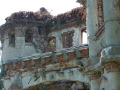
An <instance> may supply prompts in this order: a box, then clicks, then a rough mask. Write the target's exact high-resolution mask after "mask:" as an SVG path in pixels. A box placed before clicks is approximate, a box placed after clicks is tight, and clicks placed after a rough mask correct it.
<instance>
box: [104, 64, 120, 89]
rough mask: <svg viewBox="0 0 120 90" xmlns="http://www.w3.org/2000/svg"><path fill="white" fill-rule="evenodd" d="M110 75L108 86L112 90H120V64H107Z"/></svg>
mask: <svg viewBox="0 0 120 90" xmlns="http://www.w3.org/2000/svg"><path fill="white" fill-rule="evenodd" d="M105 68H106V71H107V73H108V84H109V87H110V88H109V89H110V90H120V64H119V63H118V62H109V63H107V64H105Z"/></svg>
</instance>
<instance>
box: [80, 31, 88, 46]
mask: <svg viewBox="0 0 120 90" xmlns="http://www.w3.org/2000/svg"><path fill="white" fill-rule="evenodd" d="M81 33H82V35H81V41H82V44H87V31H86V30H82V32H81Z"/></svg>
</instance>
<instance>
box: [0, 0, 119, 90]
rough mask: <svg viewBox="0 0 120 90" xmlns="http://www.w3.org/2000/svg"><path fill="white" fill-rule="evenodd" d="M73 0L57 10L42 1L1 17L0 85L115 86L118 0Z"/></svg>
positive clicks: (108, 89) (20, 88) (49, 89)
mask: <svg viewBox="0 0 120 90" xmlns="http://www.w3.org/2000/svg"><path fill="white" fill-rule="evenodd" d="M77 2H79V3H80V4H82V5H83V6H82V7H79V8H75V9H72V10H71V11H69V12H65V13H63V14H59V15H57V16H53V15H51V14H50V13H49V12H48V11H47V10H46V9H45V8H44V7H42V8H40V10H39V11H37V12H26V11H21V12H15V13H13V14H12V15H11V16H9V17H7V18H6V23H5V24H3V25H1V26H0V35H1V37H0V39H1V42H2V58H1V61H2V69H1V75H0V78H1V82H2V83H1V90H120V61H119V58H120V45H119V44H120V40H119V37H120V36H119V35H120V31H119V29H120V23H119V19H120V17H119V15H120V0H78V1H77ZM86 35H87V37H86ZM85 41H88V43H86V42H85Z"/></svg>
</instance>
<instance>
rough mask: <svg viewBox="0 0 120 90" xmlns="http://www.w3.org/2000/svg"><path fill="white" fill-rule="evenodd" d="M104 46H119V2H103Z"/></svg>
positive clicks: (108, 0) (119, 0) (105, 0)
mask: <svg viewBox="0 0 120 90" xmlns="http://www.w3.org/2000/svg"><path fill="white" fill-rule="evenodd" d="M103 11H104V21H105V33H106V46H113V45H120V0H103Z"/></svg>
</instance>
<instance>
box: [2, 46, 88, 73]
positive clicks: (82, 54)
mask: <svg viewBox="0 0 120 90" xmlns="http://www.w3.org/2000/svg"><path fill="white" fill-rule="evenodd" d="M78 55H79V56H78ZM82 58H88V47H87V46H84V47H80V48H68V49H64V50H61V51H58V52H49V53H43V54H41V55H40V54H36V55H33V56H28V57H23V58H16V59H11V60H7V61H5V62H3V63H4V64H5V66H6V68H5V70H6V73H7V75H11V74H12V73H13V72H14V73H15V72H19V73H23V72H26V71H32V72H34V71H36V70H38V69H39V68H47V67H48V66H49V65H50V64H52V66H51V67H49V68H47V70H45V69H44V70H43V71H54V70H61V68H62V69H64V68H70V67H77V66H78V65H77V63H75V61H74V60H79V59H82ZM56 64H58V65H57V66H56Z"/></svg>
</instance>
